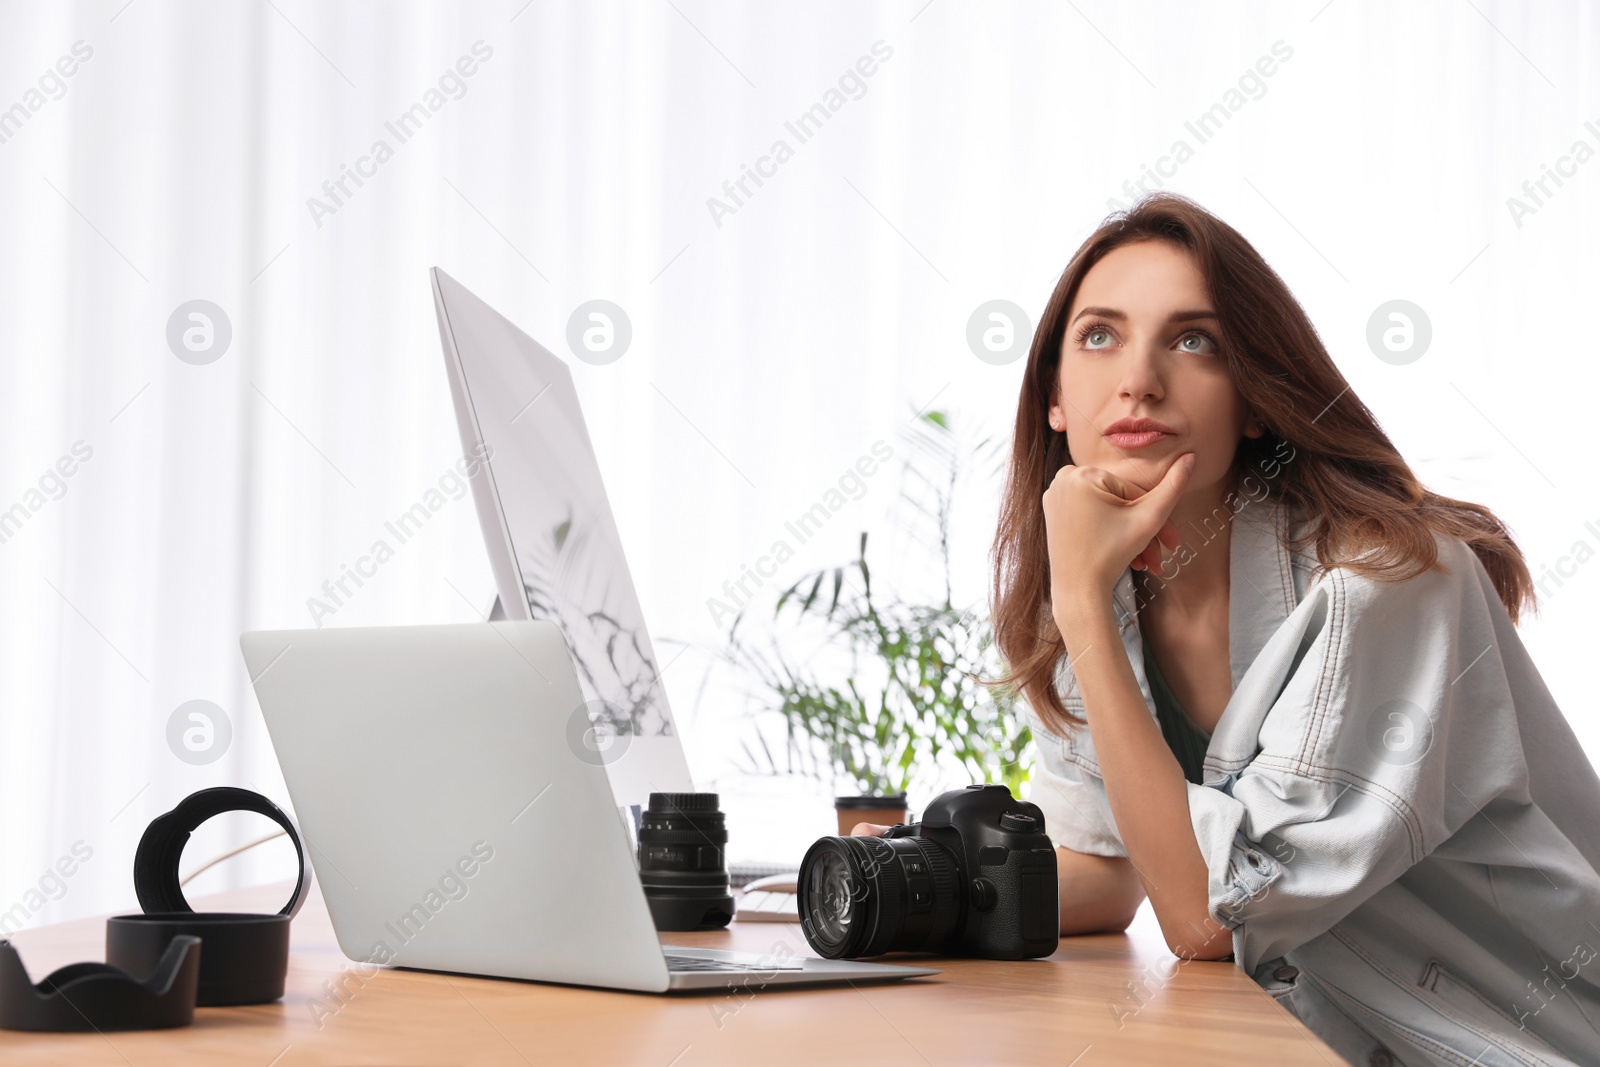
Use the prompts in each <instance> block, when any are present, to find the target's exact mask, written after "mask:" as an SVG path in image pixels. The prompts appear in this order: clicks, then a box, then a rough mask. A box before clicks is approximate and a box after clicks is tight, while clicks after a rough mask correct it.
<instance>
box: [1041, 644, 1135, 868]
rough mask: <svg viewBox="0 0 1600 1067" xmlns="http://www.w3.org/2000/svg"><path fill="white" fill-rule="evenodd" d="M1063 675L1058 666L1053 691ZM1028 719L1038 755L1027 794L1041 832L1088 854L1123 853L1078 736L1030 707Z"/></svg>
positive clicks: (1077, 703) (1072, 701)
mask: <svg viewBox="0 0 1600 1067" xmlns="http://www.w3.org/2000/svg"><path fill="white" fill-rule="evenodd" d="M1063 674H1064V672H1063V671H1060V670H1058V672H1057V688H1058V690H1059V689H1060V688H1061V681H1062V676H1063ZM1067 703H1068V707H1069V710H1075V711H1076V712H1077V713H1078V714H1080V715H1081V714H1082V713H1083V706H1082V701H1081V699H1078V698H1076V697H1075V696H1069V697H1068V698H1067ZM1028 723H1029V726H1030V728H1031V730H1032V733H1033V742H1034V748H1035V750H1036V752H1037V754H1038V757H1039V758H1038V760H1037V762H1036V763H1035V764H1034V768H1033V773H1032V775H1031V776H1030V777H1029V785H1028V789H1029V792H1028V797H1027V799H1028V800H1030V801H1032V802H1033V803H1035V804H1037V805H1038V806H1039V810H1040V811H1042V812H1044V828H1045V833H1047V834H1049V835H1050V840H1051V841H1052V842H1053V843H1054V844H1056V845H1060V846H1065V847H1067V848H1070V849H1072V850H1073V851H1074V852H1086V853H1088V854H1090V855H1092V856H1126V855H1127V854H1128V851H1127V849H1125V848H1124V847H1123V845H1122V836H1121V835H1120V834H1118V833H1117V825H1116V823H1115V822H1114V821H1113V820H1112V818H1111V803H1110V800H1109V799H1108V798H1107V797H1106V791H1105V786H1104V784H1102V782H1101V780H1100V776H1099V772H1098V767H1097V765H1096V764H1095V763H1093V762H1092V761H1085V760H1084V758H1083V757H1082V756H1080V754H1079V752H1078V750H1077V744H1078V742H1077V740H1075V739H1074V738H1064V737H1061V736H1060V735H1058V734H1054V733H1051V732H1050V731H1048V730H1047V729H1045V728H1044V726H1043V724H1042V723H1041V722H1040V720H1039V717H1038V713H1037V712H1035V711H1034V709H1033V708H1032V707H1031V706H1030V707H1029V708H1028Z"/></svg>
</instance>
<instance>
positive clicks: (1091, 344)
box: [1083, 326, 1111, 348]
mask: <svg viewBox="0 0 1600 1067" xmlns="http://www.w3.org/2000/svg"><path fill="white" fill-rule="evenodd" d="M1097 337H1098V338H1100V339H1101V340H1099V341H1096V340H1095V338H1097ZM1083 343H1084V346H1085V347H1087V348H1104V347H1105V346H1106V345H1108V344H1110V343H1111V331H1110V330H1107V329H1105V328H1104V327H1102V326H1093V327H1090V329H1089V330H1088V331H1087V332H1086V333H1085V334H1084V335H1083Z"/></svg>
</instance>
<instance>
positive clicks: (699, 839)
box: [639, 793, 733, 930]
mask: <svg viewBox="0 0 1600 1067" xmlns="http://www.w3.org/2000/svg"><path fill="white" fill-rule="evenodd" d="M727 844H728V830H727V826H726V823H725V822H724V820H723V817H722V810H721V808H719V807H718V805H717V794H715V793H651V794H650V806H649V807H648V808H647V809H646V810H645V811H644V812H643V813H642V815H641V816H640V820H639V881H640V883H641V884H642V885H643V886H644V894H645V898H646V899H647V900H648V901H649V903H650V914H651V915H652V916H653V917H654V919H655V923H656V929H658V930H713V929H716V928H717V927H721V926H726V925H728V923H729V921H730V920H732V918H733V897H732V895H731V894H730V893H729V892H728V867H727V863H726V861H725V859H724V853H725V851H726V849H727Z"/></svg>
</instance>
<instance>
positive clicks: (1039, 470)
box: [990, 192, 1537, 735]
mask: <svg viewBox="0 0 1600 1067" xmlns="http://www.w3.org/2000/svg"><path fill="white" fill-rule="evenodd" d="M1152 239H1153V240H1160V241H1168V242H1170V243H1172V244H1173V245H1176V246H1177V247H1179V248H1181V249H1183V250H1185V251H1187V252H1188V253H1189V255H1190V256H1191V257H1192V258H1193V259H1194V261H1195V264H1196V266H1197V267H1198V268H1199V270H1200V272H1201V274H1202V275H1203V276H1204V278H1205V281H1206V286H1207V290H1208V292H1209V293H1210V296H1211V301H1212V307H1213V308H1214V310H1215V311H1216V314H1217V319H1218V325H1219V326H1220V327H1221V337H1220V338H1219V340H1220V342H1221V343H1220V345H1219V347H1220V350H1221V358H1222V360H1223V361H1224V365H1225V366H1226V367H1227V368H1228V373H1229V375H1230V377H1231V378H1232V380H1233V383H1234V385H1235V387H1236V388H1237V389H1238V390H1239V394H1240V395H1241V396H1242V397H1243V398H1244V401H1245V403H1246V404H1247V405H1248V406H1249V408H1250V409H1251V411H1252V412H1253V413H1254V415H1255V416H1256V417H1257V418H1259V419H1260V420H1261V423H1262V424H1263V426H1264V427H1265V428H1266V432H1265V433H1264V434H1262V436H1261V437H1259V438H1249V437H1245V438H1242V439H1241V440H1240V442H1239V447H1238V450H1237V452H1236V454H1235V457H1234V467H1233V473H1234V478H1235V480H1236V484H1237V482H1238V481H1239V480H1240V479H1242V478H1243V477H1245V476H1246V475H1248V474H1249V473H1251V472H1252V471H1255V470H1258V469H1261V470H1265V469H1267V467H1266V466H1258V464H1271V465H1272V466H1273V467H1274V469H1275V476H1273V477H1271V478H1268V479H1265V480H1263V479H1257V481H1264V484H1266V485H1267V487H1268V489H1267V494H1266V495H1267V496H1269V497H1271V498H1274V499H1277V500H1279V501H1281V502H1283V503H1285V504H1287V505H1289V506H1291V508H1293V509H1295V510H1296V511H1297V513H1299V514H1302V515H1304V516H1306V517H1307V518H1308V519H1310V520H1311V521H1310V522H1308V523H1307V526H1306V529H1305V532H1304V533H1303V534H1302V535H1301V536H1298V537H1295V538H1293V543H1292V547H1293V548H1294V549H1295V550H1303V549H1304V547H1305V546H1306V545H1308V544H1314V545H1315V554H1316V558H1317V560H1318V561H1319V565H1318V567H1317V568H1316V573H1318V574H1321V573H1323V572H1324V571H1326V570H1327V569H1329V568H1331V567H1336V566H1339V567H1346V568H1348V569H1349V570H1351V571H1352V572H1354V573H1357V574H1363V575H1367V576H1370V577H1372V578H1375V579H1378V580H1381V581H1396V582H1398V581H1404V580H1405V579H1407V578H1411V577H1414V576H1415V575H1418V574H1421V573H1423V572H1424V571H1426V570H1428V569H1430V568H1432V567H1434V566H1439V567H1441V568H1442V567H1443V564H1441V563H1439V562H1438V546H1437V545H1436V544H1435V542H1434V539H1433V535H1434V534H1442V535H1446V536H1450V537H1456V538H1459V539H1461V540H1462V541H1464V542H1466V543H1467V544H1468V545H1470V546H1471V547H1472V550H1473V551H1474V552H1475V553H1477V556H1478V558H1479V559H1480V560H1482V562H1483V566H1484V569H1485V570H1486V571H1487V572H1488V575H1489V578H1490V579H1491V580H1492V581H1493V582H1494V587H1495V590H1496V592H1498V593H1499V595H1500V599H1501V601H1502V602H1504V604H1505V606H1506V610H1507V612H1509V613H1510V615H1511V618H1512V620H1513V621H1515V620H1516V619H1517V617H1518V615H1519V614H1520V609H1522V608H1523V607H1524V606H1525V605H1526V606H1527V607H1531V608H1533V609H1534V610H1537V605H1536V603H1535V600H1534V592H1533V579H1532V576H1531V575H1530V574H1529V573H1528V566H1527V563H1526V561H1524V559H1523V557H1522V553H1521V551H1520V550H1519V549H1518V548H1517V545H1516V542H1515V541H1514V540H1513V539H1512V537H1511V533H1510V531H1509V530H1508V529H1507V528H1506V526H1505V524H1504V523H1502V522H1501V521H1500V520H1499V519H1498V518H1496V517H1495V515H1494V513H1493V512H1491V511H1490V510H1489V509H1488V508H1486V507H1483V506H1482V505H1479V504H1473V503H1469V502H1467V501H1462V500H1454V499H1452V498H1450V497H1446V496H1440V495H1439V494H1438V493H1434V492H1431V491H1430V490H1428V489H1427V488H1426V487H1425V486H1423V485H1422V483H1421V482H1419V481H1418V480H1417V477H1416V475H1415V474H1413V473H1412V472H1411V468H1410V467H1409V466H1408V465H1407V464H1406V461H1405V460H1404V459H1402V458H1401V456H1400V453H1399V452H1398V451H1397V450H1396V449H1395V447H1394V445H1393V444H1392V443H1391V442H1390V441H1389V438H1388V436H1387V435H1386V434H1384V432H1383V429H1382V428H1381V427H1380V426H1379V425H1378V420H1377V419H1376V418H1374V417H1373V415H1372V412H1371V411H1369V410H1368V409H1367V407H1366V405H1365V404H1363V403H1362V402H1361V401H1360V400H1359V399H1357V398H1356V395H1355V394H1354V393H1353V392H1351V390H1350V385H1349V383H1348V382H1346V381H1345V379H1344V376H1343V375H1342V374H1340V373H1339V369H1338V368H1337V367H1336V366H1334V363H1333V360H1332V359H1331V358H1330V357H1329V355H1328V350H1327V349H1326V348H1324V347H1323V344H1322V340H1321V338H1320V337H1318V336H1317V331H1316V329H1315V328H1314V327H1313V326H1312V325H1311V320H1310V319H1309V318H1308V317H1307V316H1306V313H1305V310H1304V309H1303V308H1301V306H1300V304H1299V303H1298V302H1297V301H1296V300H1295V298H1294V296H1293V295H1292V294H1291V293H1290V292H1289V287H1288V286H1287V285H1285V284H1284V282H1283V279H1282V278H1280V277H1278V275H1277V273H1276V272H1274V271H1273V269H1272V268H1271V267H1269V266H1268V265H1267V262H1266V260H1264V259H1262V258H1261V255H1260V253H1258V252H1257V251H1256V250H1255V249H1254V248H1253V247H1251V245H1250V243H1249V242H1248V241H1246V240H1245V239H1244V237H1243V236H1241V235H1240V234H1239V232H1238V231H1237V230H1235V229H1234V228H1233V227H1231V226H1229V225H1228V224H1227V223H1225V222H1223V221H1222V220H1221V219H1218V218H1217V217H1216V216H1214V215H1212V214H1211V213H1210V212H1208V211H1206V210H1205V209H1204V208H1202V207H1201V206H1200V205H1199V204H1196V203H1195V202H1194V201H1192V200H1189V199H1187V198H1186V197H1182V196H1178V195H1176V194H1173V193H1168V192H1157V193H1151V194H1149V195H1148V196H1146V197H1144V198H1143V199H1141V200H1140V201H1139V202H1138V203H1136V204H1134V205H1133V207H1131V208H1129V209H1128V210H1126V211H1121V212H1116V213H1114V214H1112V215H1110V216H1108V217H1107V218H1106V220H1105V221H1104V222H1103V223H1102V224H1101V225H1100V227H1099V228H1098V229H1097V230H1095V232H1094V233H1093V234H1091V235H1090V236H1089V238H1088V240H1086V241H1085V242H1084V243H1083V245H1082V247H1080V248H1079V249H1078V251H1077V253H1076V254H1075V255H1074V256H1073V257H1072V261H1071V262H1069V263H1068V264H1067V267H1066V270H1064V271H1063V272H1062V274H1061V280H1060V281H1058V282H1057V283H1056V287H1055V292H1053V293H1052V294H1051V295H1050V302H1049V304H1047V305H1046V306H1045V310H1044V315H1043V317H1042V318H1041V319H1040V322H1039V328H1038V330H1037V331H1036V332H1035V333H1034V336H1033V344H1032V347H1031V348H1030V349H1029V351H1028V366H1027V372H1026V374H1025V375H1024V376H1023V379H1022V392H1021V396H1020V397H1019V399H1018V403H1017V422H1016V430H1015V435H1014V437H1013V441H1012V448H1011V463H1010V470H1009V472H1008V474H1007V477H1006V484H1005V490H1004V496H1003V498H1002V500H1001V504H1000V522H999V527H998V529H997V530H996V532H995V541H994V551H993V563H994V586H993V589H992V591H991V603H990V610H991V614H992V616H993V621H994V633H995V642H996V644H997V645H998V646H999V648H1000V652H1001V654H1002V655H1003V656H1004V658H1005V660H1006V663H1007V665H1008V668H1009V670H1010V673H1009V674H1008V675H1007V676H1006V677H1004V678H1001V679H997V680H996V681H995V684H1002V685H1013V686H1016V687H1018V688H1019V689H1020V690H1021V691H1022V694H1023V696H1024V697H1025V698H1026V699H1027V700H1028V701H1029V703H1031V704H1032V705H1033V707H1034V709H1035V711H1036V712H1037V713H1038V715H1039V718H1040V720H1041V722H1042V723H1043V724H1044V725H1045V726H1046V727H1048V728H1049V729H1051V730H1052V731H1054V732H1056V733H1058V734H1063V735H1064V734H1065V733H1066V732H1067V731H1068V730H1070V729H1071V728H1072V727H1073V726H1075V725H1078V724H1081V722H1082V720H1080V719H1079V718H1078V717H1077V716H1075V715H1073V714H1072V713H1071V712H1069V711H1067V709H1066V706H1065V705H1064V704H1063V703H1062V700H1061V695H1060V694H1059V693H1057V692H1056V687H1055V684H1054V681H1055V668H1056V665H1057V663H1058V662H1059V660H1060V657H1061V655H1062V654H1063V652H1064V651H1065V646H1064V643H1063V641H1062V639H1061V634H1060V631H1059V630H1057V628H1056V625H1055V622H1054V620H1053V616H1052V614H1051V606H1050V561H1049V554H1048V551H1047V548H1046V541H1045V525H1044V509H1043V504H1042V500H1043V497H1044V493H1045V490H1046V489H1047V488H1048V487H1049V485H1050V483H1051V481H1052V480H1053V479H1054V477H1055V474H1056V472H1057V471H1059V470H1060V469H1061V468H1062V467H1063V466H1064V465H1066V464H1068V463H1071V462H1072V457H1071V456H1070V455H1069V454H1068V451H1067V435H1066V434H1065V433H1057V432H1055V431H1053V430H1051V429H1049V427H1048V425H1047V419H1048V409H1049V407H1050V403H1051V401H1052V399H1053V396H1054V391H1055V387H1056V378H1057V375H1058V373H1059V368H1060V361H1061V344H1062V337H1063V334H1064V332H1065V329H1066V324H1067V316H1068V315H1069V314H1070V312H1071V310H1072V302H1073V299H1074V298H1075V297H1076V295H1077V292H1078V287H1079V285H1080V284H1081V283H1082V281H1083V278H1084V276H1085V275H1086V274H1088V272H1089V269H1090V268H1091V267H1093V266H1094V265H1095V264H1096V263H1097V262H1099V261H1100V259H1101V258H1103V257H1104V256H1105V255H1106V254H1107V253H1108V252H1110V251H1111V250H1112V249H1115V248H1118V247H1121V246H1122V245H1126V244H1131V243H1133V242H1135V241H1142V240H1152ZM1290 450H1292V451H1290ZM1285 455H1289V456H1292V457H1293V458H1292V462H1287V463H1281V465H1280V464H1279V463H1278V461H1280V460H1282V459H1283V457H1284V456H1285Z"/></svg>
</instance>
